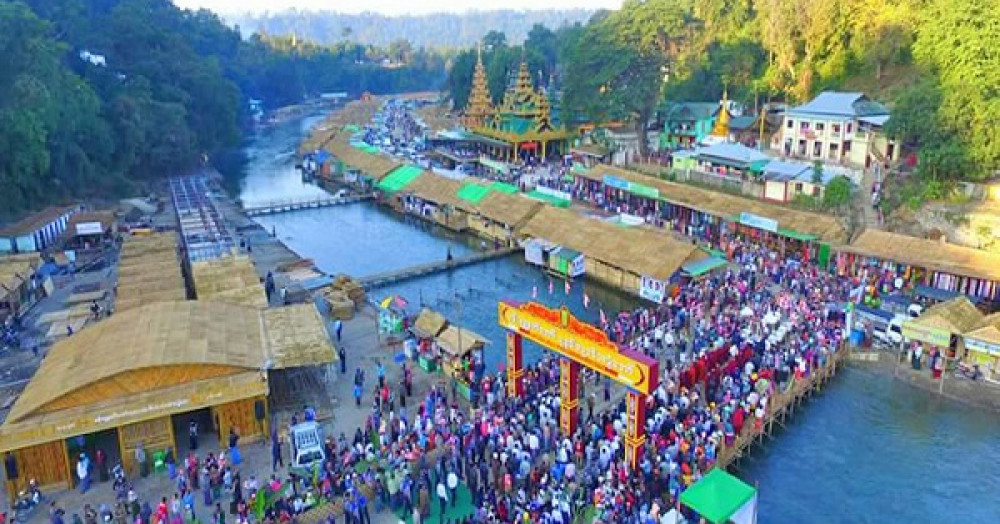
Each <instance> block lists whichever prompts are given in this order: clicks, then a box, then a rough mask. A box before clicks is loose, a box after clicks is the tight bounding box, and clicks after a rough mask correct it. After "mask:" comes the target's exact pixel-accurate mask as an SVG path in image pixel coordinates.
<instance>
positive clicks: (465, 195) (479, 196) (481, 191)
mask: <svg viewBox="0 0 1000 524" xmlns="http://www.w3.org/2000/svg"><path fill="white" fill-rule="evenodd" d="M490 189H491V188H490V186H481V185H479V184H472V183H469V184H465V185H463V186H462V187H460V188H458V191H457V192H455V194H456V195H457V196H458V198H461V199H462V200H465V201H466V202H471V203H473V204H478V203H480V202H482V201H483V199H484V198H486V195H488V194H490Z"/></svg>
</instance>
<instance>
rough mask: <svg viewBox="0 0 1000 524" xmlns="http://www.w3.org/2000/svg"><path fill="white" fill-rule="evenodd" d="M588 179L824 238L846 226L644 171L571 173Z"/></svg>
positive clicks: (842, 238)
mask: <svg viewBox="0 0 1000 524" xmlns="http://www.w3.org/2000/svg"><path fill="white" fill-rule="evenodd" d="M574 174H575V175H576V176H582V177H584V178H587V179H589V180H595V181H601V180H602V179H603V177H604V175H612V176H615V177H618V178H621V179H624V180H627V181H629V182H634V183H637V184H642V185H645V186H649V187H653V188H656V189H657V190H658V191H659V195H660V196H659V199H660V200H663V201H666V202H669V203H671V204H675V205H680V206H683V207H686V208H689V209H694V210H696V211H701V212H703V213H708V214H710V215H713V216H716V217H720V218H723V219H725V220H729V219H731V218H732V217H733V216H735V215H739V214H740V213H743V212H749V213H753V214H755V215H758V216H762V217H767V218H770V219H773V220H775V221H777V222H778V228H779V233H780V230H782V229H785V230H791V231H795V232H798V233H804V234H807V235H813V236H815V237H816V238H817V239H819V240H821V241H823V242H835V243H837V242H846V241H847V230H846V229H845V228H844V226H843V224H841V223H840V221H839V220H837V218H835V217H833V216H830V215H824V214H820V213H810V212H806V211H799V210H796V209H791V208H788V207H782V206H779V205H775V204H770V203H767V202H763V201H761V200H754V199H751V198H744V197H739V196H734V195H729V194H726V193H721V192H718V191H711V190H708V189H702V188H700V187H696V186H692V185H687V184H678V183H675V182H670V181H667V180H663V179H660V178H656V177H652V176H649V175H643V174H641V173H637V172H635V171H629V170H627V169H622V168H619V167H614V166H608V165H603V164H602V165H598V166H595V167H593V168H591V169H590V170H589V171H586V172H583V173H574Z"/></svg>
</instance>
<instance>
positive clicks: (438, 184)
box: [404, 171, 462, 206]
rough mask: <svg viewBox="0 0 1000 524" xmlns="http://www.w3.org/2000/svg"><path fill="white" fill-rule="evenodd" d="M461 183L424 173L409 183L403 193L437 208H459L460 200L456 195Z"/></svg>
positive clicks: (434, 174) (432, 173) (429, 172)
mask: <svg viewBox="0 0 1000 524" xmlns="http://www.w3.org/2000/svg"><path fill="white" fill-rule="evenodd" d="M460 187H462V183H461V182H459V181H458V180H453V179H451V178H448V177H444V176H441V175H438V174H436V173H434V172H431V171H424V173H423V174H422V175H420V176H418V177H417V178H415V179H414V180H413V182H410V183H409V184H408V185H407V186H406V188H405V189H404V191H405V192H406V193H412V194H413V195H415V196H417V197H419V198H421V199H422V200H426V201H428V202H434V203H435V204H437V205H438V206H459V205H460V204H461V203H462V199H460V198H459V197H458V195H457V194H456V193H457V192H458V189H459V188H460Z"/></svg>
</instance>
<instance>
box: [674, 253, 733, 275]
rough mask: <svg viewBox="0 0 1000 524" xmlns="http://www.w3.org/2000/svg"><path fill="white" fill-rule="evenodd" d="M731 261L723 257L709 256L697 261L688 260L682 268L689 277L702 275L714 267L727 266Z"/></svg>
mask: <svg viewBox="0 0 1000 524" xmlns="http://www.w3.org/2000/svg"><path fill="white" fill-rule="evenodd" d="M728 263H729V261H728V260H726V259H725V258H721V257H708V258H703V259H701V260H698V261H696V262H688V263H687V264H684V265H683V266H681V269H682V270H683V271H684V273H685V274H686V275H687V276H689V277H700V276H702V275H704V274H706V273H709V272H711V271H712V270H714V269H717V268H720V267H725V265H726V264H728Z"/></svg>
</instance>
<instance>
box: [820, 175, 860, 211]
mask: <svg viewBox="0 0 1000 524" xmlns="http://www.w3.org/2000/svg"><path fill="white" fill-rule="evenodd" d="M851 191H853V186H852V185H851V180H850V179H848V178H847V177H845V176H842V175H841V176H836V177H834V178H833V180H830V183H828V184H827V185H826V189H825V190H824V191H823V206H824V207H826V208H828V209H839V208H841V207H843V206H845V205H847V203H848V202H850V201H851Z"/></svg>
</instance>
